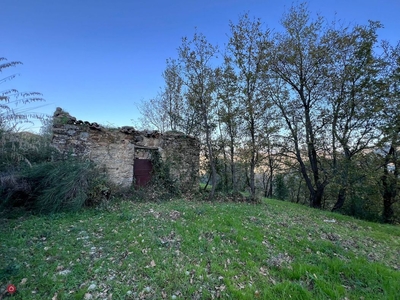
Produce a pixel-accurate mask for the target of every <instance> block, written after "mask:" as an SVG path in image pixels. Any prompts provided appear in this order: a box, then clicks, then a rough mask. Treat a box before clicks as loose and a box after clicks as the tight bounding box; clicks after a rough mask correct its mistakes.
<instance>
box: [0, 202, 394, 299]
mask: <svg viewBox="0 0 400 300" xmlns="http://www.w3.org/2000/svg"><path fill="white" fill-rule="evenodd" d="M0 241H1V248H0V288H1V290H2V291H4V290H5V289H6V286H7V284H9V283H12V284H14V285H15V286H16V287H17V293H16V294H14V295H13V296H12V298H13V299H52V297H54V296H55V298H54V299H84V298H85V297H86V299H89V298H90V295H91V296H92V299H111V297H112V299H163V298H165V299H175V298H176V299H211V298H217V297H221V298H223V299H254V298H260V299H399V295H400V284H399V283H400V272H399V270H400V261H399V260H400V228H399V227H395V226H389V225H382V224H375V223H368V222H365V221H360V220H354V219H352V218H349V217H346V216H341V215H338V214H332V213H328V212H323V211H318V210H313V209H309V208H307V207H304V206H301V205H295V204H291V203H287V202H281V201H275V200H266V201H265V202H264V203H263V204H260V205H250V204H246V203H209V202H188V201H183V200H174V201H171V202H163V203H159V204H157V203H132V202H119V203H115V204H113V205H111V206H110V207H109V209H108V210H107V211H106V210H96V209H90V210H83V211H81V212H79V213H68V214H67V213H62V214H56V215H52V216H41V217H38V216H29V217H25V218H20V219H1V220H0ZM85 295H86V296H85ZM111 295H112V296H111ZM0 298H1V296H0Z"/></svg>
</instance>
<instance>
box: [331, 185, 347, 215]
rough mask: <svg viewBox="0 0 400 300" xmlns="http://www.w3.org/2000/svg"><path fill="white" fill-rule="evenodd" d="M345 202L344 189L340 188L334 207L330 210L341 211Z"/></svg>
mask: <svg viewBox="0 0 400 300" xmlns="http://www.w3.org/2000/svg"><path fill="white" fill-rule="evenodd" d="M345 201H346V189H345V188H344V187H342V188H340V189H339V193H338V197H337V200H336V203H335V205H334V206H333V208H332V211H335V210H338V209H341V208H342V207H343V204H344V202H345Z"/></svg>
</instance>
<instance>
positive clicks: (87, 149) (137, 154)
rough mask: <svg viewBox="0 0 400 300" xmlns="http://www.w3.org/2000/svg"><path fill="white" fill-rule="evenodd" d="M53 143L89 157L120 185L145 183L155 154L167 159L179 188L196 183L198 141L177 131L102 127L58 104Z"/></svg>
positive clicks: (73, 153)
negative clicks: (75, 115)
mask: <svg viewBox="0 0 400 300" xmlns="http://www.w3.org/2000/svg"><path fill="white" fill-rule="evenodd" d="M52 144H53V145H54V146H55V147H56V148H57V149H58V150H59V151H60V152H61V153H63V154H66V155H73V156H79V157H83V158H87V159H90V160H91V161H93V162H94V163H96V165H97V166H99V167H100V168H103V169H104V170H105V172H106V174H107V176H108V178H109V179H110V180H111V182H113V183H114V184H116V185H117V186H120V187H125V188H126V187H131V186H132V185H135V186H136V187H137V186H144V185H146V184H147V183H148V182H149V180H150V179H151V176H152V175H153V172H152V168H153V166H152V164H153V162H154V160H153V159H154V158H155V156H156V154H157V156H158V157H161V158H162V161H163V162H168V163H169V165H170V172H171V176H172V177H173V179H175V180H176V182H177V184H178V187H179V188H180V189H181V190H183V191H188V190H191V189H193V188H196V187H197V186H198V176H199V154H200V145H199V142H198V140H197V139H195V138H194V137H191V136H187V135H185V134H183V133H180V132H166V133H164V134H161V133H159V132H157V131H137V130H135V129H134V128H133V127H130V126H124V127H122V128H116V129H114V128H104V127H103V126H101V125H99V124H97V123H90V122H87V121H85V122H83V121H81V120H77V119H76V118H75V117H72V116H71V115H70V114H69V113H67V112H65V111H63V110H62V109H61V108H59V107H58V108H57V109H56V111H55V113H54V115H53V140H52Z"/></svg>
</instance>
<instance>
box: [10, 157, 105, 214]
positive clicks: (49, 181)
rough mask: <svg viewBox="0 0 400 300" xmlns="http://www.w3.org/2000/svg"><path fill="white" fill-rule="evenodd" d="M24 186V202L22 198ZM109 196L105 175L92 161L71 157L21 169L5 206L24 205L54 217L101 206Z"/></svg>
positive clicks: (15, 177)
mask: <svg viewBox="0 0 400 300" xmlns="http://www.w3.org/2000/svg"><path fill="white" fill-rule="evenodd" d="M21 185H23V186H24V192H25V193H24V196H23V198H24V199H21V193H20V189H19V187H20V186H21ZM13 187H14V188H13ZM108 195H109V185H108V183H107V180H106V178H105V175H104V174H102V172H100V171H99V170H98V169H97V168H96V166H95V165H94V164H93V163H92V162H90V161H84V160H80V159H77V158H70V159H67V160H59V161H52V162H42V163H38V164H35V165H32V166H30V167H26V168H24V169H23V170H21V171H20V172H19V173H18V174H16V175H15V176H14V185H13V186H11V187H9V188H8V190H7V195H6V201H5V204H6V205H7V206H8V207H12V206H18V205H23V206H24V207H25V208H28V209H32V210H33V211H35V212H38V213H41V214H51V213H57V212H62V211H77V210H79V209H81V208H82V207H83V206H85V205H94V204H99V203H100V202H101V201H103V200H105V199H106V198H107V197H108ZM21 200H23V201H22V202H21Z"/></svg>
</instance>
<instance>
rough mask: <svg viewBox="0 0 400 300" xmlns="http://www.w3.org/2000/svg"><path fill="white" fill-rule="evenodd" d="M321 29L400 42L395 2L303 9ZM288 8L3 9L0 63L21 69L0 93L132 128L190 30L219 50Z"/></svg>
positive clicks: (30, 3)
mask: <svg viewBox="0 0 400 300" xmlns="http://www.w3.org/2000/svg"><path fill="white" fill-rule="evenodd" d="M306 2H307V3H308V4H309V9H310V11H311V12H312V13H317V12H318V13H320V14H321V15H323V16H324V17H326V18H327V19H328V20H332V19H333V18H335V13H337V14H336V19H341V20H343V21H345V22H346V23H347V22H351V23H358V24H366V23H367V21H368V20H369V19H371V20H377V21H381V22H382V23H383V25H384V26H385V28H384V29H381V30H380V31H379V36H380V38H384V39H388V40H390V41H391V42H392V43H393V44H394V43H395V42H396V41H398V40H400V1H399V0H310V1H306ZM292 3H293V1H292V0H201V1H200V0H197V1H195V0H113V1H110V0H107V1H105V0H0V10H1V15H2V16H1V18H0V28H1V29H0V41H1V44H0V57H6V58H7V59H8V60H10V61H11V60H18V61H21V62H23V65H22V66H19V67H17V68H13V69H8V70H7V71H5V72H3V73H2V74H1V75H0V77H1V78H3V77H5V76H7V75H10V74H11V73H18V74H20V76H18V77H17V78H16V79H14V80H13V81H10V82H8V83H6V84H3V85H2V86H1V90H4V89H6V88H17V89H19V90H20V91H38V92H41V93H43V96H44V98H45V99H46V104H47V106H45V107H41V108H38V109H36V110H35V111H37V112H40V113H46V114H50V115H51V114H52V113H53V112H54V110H55V108H56V107H58V106H60V107H62V108H64V109H65V110H67V111H69V112H70V113H71V114H72V115H74V116H76V117H77V118H79V119H82V120H88V121H91V122H99V123H101V124H109V125H113V126H123V125H132V121H131V120H132V119H137V118H138V111H137V105H138V103H140V102H141V101H142V100H143V99H149V98H151V97H154V96H155V95H157V93H158V91H159V89H160V87H162V86H163V79H162V77H161V74H162V72H163V70H164V68H165V61H166V59H167V58H169V57H176V49H177V47H179V45H180V44H181V38H182V37H183V36H188V37H191V36H192V35H193V33H194V29H195V27H197V30H198V32H201V33H203V34H205V36H206V37H207V38H208V39H209V41H210V42H212V43H216V44H219V46H220V47H221V48H222V47H223V45H224V44H225V43H226V42H227V35H228V34H229V21H230V20H232V21H233V22H235V21H236V20H237V19H238V17H239V16H240V15H242V14H243V13H245V12H249V14H250V16H254V17H260V18H261V19H262V21H263V22H264V23H265V24H266V25H267V26H268V27H270V28H275V29H276V30H279V27H280V25H279V20H280V18H281V16H282V14H283V12H284V11H285V10H287V9H288V8H289V7H290V6H291V4H292Z"/></svg>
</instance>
